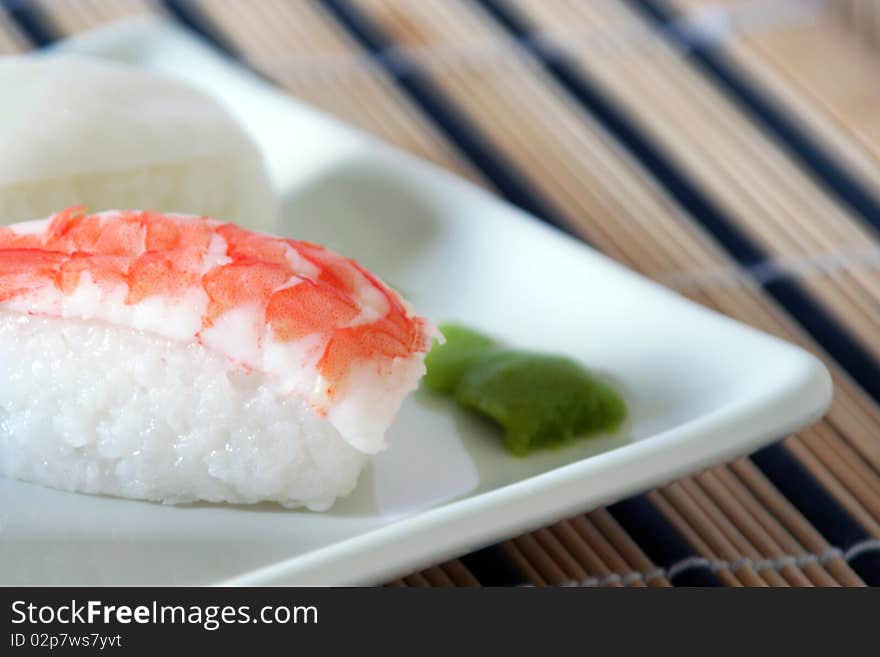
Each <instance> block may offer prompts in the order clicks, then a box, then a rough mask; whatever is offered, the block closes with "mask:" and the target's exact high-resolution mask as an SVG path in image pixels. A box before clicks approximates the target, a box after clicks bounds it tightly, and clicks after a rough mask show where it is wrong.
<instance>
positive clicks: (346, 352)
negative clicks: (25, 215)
mask: <svg viewBox="0 0 880 657" xmlns="http://www.w3.org/2000/svg"><path fill="white" fill-rule="evenodd" d="M0 311H7V312H11V313H21V314H25V315H30V316H42V317H48V318H63V319H75V320H86V321H99V322H104V323H109V324H111V325H113V326H116V327H122V328H127V329H133V330H139V331H145V332H148V333H151V334H156V335H158V336H162V337H164V338H168V339H171V340H175V341H183V342H191V343H195V344H199V345H202V346H203V347H204V348H206V349H208V350H211V351H213V352H215V353H218V354H222V355H223V356H224V357H226V358H228V359H230V360H231V361H232V362H234V363H236V364H237V365H238V366H239V367H241V368H244V369H247V370H250V371H254V372H257V373H262V374H264V375H267V376H268V377H269V379H270V380H271V381H273V384H274V385H275V386H276V388H277V390H278V391H279V393H281V394H284V395H295V396H298V397H300V398H301V399H303V400H305V401H306V402H307V403H308V405H309V406H310V407H311V409H312V410H313V411H314V412H315V413H316V414H317V415H318V416H320V417H322V418H325V419H326V420H327V421H329V422H330V423H331V424H332V425H333V427H335V429H336V430H337V431H338V432H339V434H340V435H341V436H342V437H343V438H344V439H345V440H346V441H348V442H349V443H350V444H351V445H352V446H354V447H356V448H357V449H358V450H361V451H362V452H365V453H375V452H377V451H379V450H380V449H382V448H383V447H384V432H385V430H386V428H387V427H388V426H389V425H390V423H391V421H392V419H393V417H394V415H395V414H396V413H397V410H398V409H399V406H400V404H401V402H402V400H403V398H404V397H405V396H406V395H407V394H408V393H409V392H410V391H411V390H412V389H414V388H415V387H416V385H417V383H418V380H419V379H420V377H421V376H422V375H423V374H424V365H423V360H424V355H425V353H426V352H427V351H428V350H429V349H430V347H431V341H432V338H433V337H434V336H435V335H436V331H435V329H434V328H433V327H432V326H431V324H430V323H429V322H428V321H426V320H425V319H423V318H421V317H418V316H416V315H415V314H414V313H413V311H412V309H411V308H410V306H409V305H408V304H407V303H406V302H405V301H403V300H402V299H401V298H400V296H398V294H397V293H396V292H395V291H393V290H392V289H390V288H389V287H387V286H386V285H385V284H383V283H382V282H381V281H380V280H379V279H378V278H376V277H375V276H374V275H372V274H371V273H370V272H368V271H367V270H366V269H364V268H363V267H361V266H360V265H358V264H357V263H356V262H354V261H353V260H350V259H348V258H344V257H342V256H340V255H337V254H336V253H333V252H332V251H329V250H327V249H325V248H323V247H321V246H318V245H316V244H312V243H309V242H303V241H296V240H293V239H285V238H280V237H273V236H269V235H264V234H259V233H254V232H250V231H248V230H245V229H243V228H240V227H238V226H236V225H234V224H230V223H222V222H219V221H216V220H213V219H208V218H204V217H195V216H186V215H173V214H159V213H155V212H144V211H111V212H103V213H100V214H87V213H86V212H85V211H84V210H82V209H81V208H69V209H66V210H64V211H62V212H59V213H58V214H56V215H55V216H53V217H51V218H49V219H46V220H40V221H32V222H26V223H22V224H17V225H12V226H8V227H0Z"/></svg>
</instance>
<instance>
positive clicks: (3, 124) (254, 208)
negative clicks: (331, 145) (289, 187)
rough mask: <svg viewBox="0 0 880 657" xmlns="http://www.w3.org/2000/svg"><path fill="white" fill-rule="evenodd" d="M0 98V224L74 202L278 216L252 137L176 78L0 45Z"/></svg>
mask: <svg viewBox="0 0 880 657" xmlns="http://www.w3.org/2000/svg"><path fill="white" fill-rule="evenodd" d="M0 98H2V99H3V102H2V103H0V145H2V149H3V157H2V158H0V224H10V223H13V222H16V221H23V220H26V219H31V218H33V217H45V216H46V215H48V214H50V213H51V212H53V211H55V210H57V209H58V208H63V207H66V206H68V205H78V204H82V205H86V206H88V207H90V208H92V209H94V210H108V209H110V208H118V207H146V208H152V209H154V210H167V211H175V212H186V213H189V214H204V215H208V216H211V217H216V218H218V219H222V220H225V221H238V222H241V221H245V222H247V223H246V227H248V228H252V229H256V230H271V229H272V227H273V226H275V223H276V221H277V218H278V210H279V200H278V197H277V194H276V193H275V190H274V187H273V184H272V181H271V180H270V178H269V172H268V169H267V166H266V163H265V162H264V160H263V156H262V154H261V153H260V151H259V149H258V148H257V145H256V144H255V143H254V141H253V140H252V139H251V137H250V136H249V135H248V134H247V133H246V132H245V130H244V129H243V128H242V127H241V126H239V125H238V123H237V122H236V120H235V118H234V117H233V116H232V115H231V114H230V113H229V112H228V111H227V110H226V109H225V108H224V107H223V106H221V104H220V103H218V102H217V101H215V100H214V99H212V98H210V97H209V96H207V95H205V94H203V93H201V92H200V91H198V90H196V89H193V88H191V87H190V86H188V85H186V84H185V83H183V82H181V81H178V80H176V79H174V78H171V77H168V76H165V75H161V74H159V73H155V72H152V71H146V70H144V69H142V68H138V67H136V66H128V65H125V64H121V63H118V62H110V61H107V60H102V59H98V58H93V57H85V56H82V55H71V54H62V53H58V52H53V53H52V54H48V53H46V54H41V55H39V56H36V55H12V56H3V57H0Z"/></svg>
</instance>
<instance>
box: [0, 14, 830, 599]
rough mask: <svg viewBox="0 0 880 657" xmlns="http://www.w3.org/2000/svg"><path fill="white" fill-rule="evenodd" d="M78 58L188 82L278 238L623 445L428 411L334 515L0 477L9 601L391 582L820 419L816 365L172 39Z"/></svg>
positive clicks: (403, 420)
mask: <svg viewBox="0 0 880 657" xmlns="http://www.w3.org/2000/svg"><path fill="white" fill-rule="evenodd" d="M61 48H63V49H65V50H68V51H77V52H83V53H90V54H94V55H98V56H102V57H107V58H110V59H116V60H123V61H127V62H130V63H134V64H136V65H140V66H144V67H147V68H150V69H155V70H159V71H164V72H167V73H170V74H172V75H177V76H182V77H184V78H185V79H187V80H188V81H190V82H192V83H194V84H195V85H197V86H199V87H202V88H203V89H205V90H206V91H208V92H209V93H211V94H212V95H214V96H216V97H217V98H218V99H220V100H221V101H222V102H223V103H224V104H226V105H227V106H228V107H229V108H230V109H231V111H232V112H233V113H234V114H235V115H236V116H237V117H238V118H239V119H240V120H241V122H242V123H243V124H244V125H245V126H246V127H247V128H248V130H250V131H251V132H252V133H253V136H254V137H255V138H256V140H257V141H258V143H259V144H260V145H261V147H262V148H263V150H264V152H265V154H266V157H267V159H268V161H269V164H270V168H271V171H272V175H273V177H274V179H275V182H276V183H277V185H278V187H279V189H281V190H282V192H283V194H284V198H285V200H286V211H285V217H284V225H283V226H281V227H279V229H278V232H280V233H287V234H290V235H291V236H295V237H298V238H305V239H309V240H314V241H318V242H323V243H326V244H327V245H328V246H330V247H331V248H334V249H337V250H339V251H341V252H343V253H345V254H347V255H351V256H353V257H356V258H358V259H359V260H361V261H362V262H363V263H364V264H366V265H367V266H369V267H371V268H374V269H375V270H376V271H377V272H378V273H379V274H380V275H381V276H383V277H384V278H385V279H386V280H388V281H389V282H391V283H392V284H394V285H396V286H399V287H400V288H401V290H402V291H403V292H404V294H405V295H406V296H408V297H409V298H410V299H411V300H412V301H413V302H414V303H415V305H416V307H417V308H419V309H420V310H421V311H422V312H424V313H426V314H427V315H429V316H430V317H432V318H435V319H437V320H446V319H457V320H461V321H464V322H467V323H469V324H472V325H474V326H477V327H480V328H483V329H485V330H487V331H490V332H491V333H493V334H496V335H498V336H500V337H502V338H505V339H507V340H509V341H510V342H511V343H513V344H516V345H522V346H527V347H530V348H536V349H545V350H552V351H558V352H563V353H565V354H569V355H571V356H573V357H575V358H578V359H580V360H582V361H583V362H584V363H587V364H589V365H590V366H591V367H594V368H596V369H597V370H600V371H604V372H607V373H611V374H612V375H613V377H614V378H615V379H616V380H617V381H618V382H619V383H620V385H621V386H622V388H623V389H624V390H625V392H626V397H627V399H628V401H629V404H630V407H631V419H630V421H629V422H628V424H627V426H626V427H625V430H624V431H623V432H622V434H621V435H620V436H616V437H612V438H600V439H596V440H585V441H582V442H579V443H577V444H576V445H575V446H572V447H570V448H568V449H566V450H564V451H558V452H548V453H543V454H537V455H534V456H531V457H529V458H525V459H518V458H514V457H511V456H509V455H508V454H507V453H506V452H505V451H504V449H503V448H502V447H501V446H500V442H499V440H498V439H497V437H496V436H495V435H494V434H493V432H492V431H490V430H488V429H487V428H486V426H485V425H483V424H482V423H481V422H479V421H477V420H475V419H474V418H473V417H470V416H468V415H466V414H463V413H460V412H458V411H457V410H456V409H455V408H454V407H453V405H452V404H451V403H449V402H447V401H446V400H443V399H435V398H432V397H430V396H427V395H424V394H416V395H415V396H413V397H412V398H411V399H410V400H408V402H407V403H406V404H405V406H404V408H403V410H402V412H401V415H400V417H399V419H398V421H397V422H396V423H395V425H394V427H393V428H392V430H391V432H390V436H389V437H390V443H391V445H392V448H391V449H390V450H389V451H387V452H386V453H383V454H381V455H380V456H379V457H378V458H376V459H375V461H374V463H373V464H372V466H371V467H370V468H369V469H368V470H367V471H366V472H365V473H364V475H363V477H362V480H361V482H360V484H359V486H358V488H357V490H356V491H355V492H354V493H353V494H352V495H351V496H350V497H349V498H347V499H345V500H343V501H342V502H340V503H339V504H337V505H336V506H335V507H334V508H333V509H332V510H331V511H329V512H327V513H323V514H318V513H310V512H307V511H289V510H284V509H281V508H279V507H276V506H271V505H266V506H257V507H232V506H224V505H195V506H191V507H171V506H162V505H160V504H150V503H143V502H136V501H129V500H121V499H112V498H102V497H93V496H87V495H77V494H70V493H63V492H59V491H55V490H50V489H46V488H41V487H39V486H33V485H29V484H25V483H21V482H16V481H9V480H4V479H0V583H2V584H208V583H235V584H246V583H247V584H361V583H374V582H381V581H383V580H386V579H388V578H390V577H392V576H395V575H399V574H403V573H406V572H409V571H412V570H413V569H416V568H418V567H420V566H425V565H427V564H429V563H432V562H436V561H438V560H441V559H444V558H446V557H451V556H454V555H457V554H461V553H464V552H466V551H468V550H471V549H473V548H476V547H479V546H482V545H485V544H488V543H491V542H493V541H495V540H497V539H500V538H503V537H506V536H510V535H514V534H516V533H517V532H521V531H524V530H528V529H531V528H534V527H537V526H540V525H542V524H544V523H547V522H549V521H552V520H555V519H558V518H561V517H564V516H566V515H567V514H572V513H575V512H578V511H583V510H585V509H589V508H593V507H596V506H598V505H601V504H604V503H608V502H611V501H613V500H616V499H620V498H621V497H624V496H626V495H628V494H631V493H635V492H637V491H641V490H645V489H647V488H650V487H652V486H654V485H656V484H659V483H661V482H663V481H667V480H670V479H673V478H675V477H677V476H680V475H683V474H685V473H687V472H691V471H694V470H697V469H699V468H702V467H704V466H707V465H709V464H712V463H716V462H719V461H724V460H726V459H730V458H733V457H735V456H738V455H741V454H745V453H747V452H749V451H751V450H754V449H755V448H757V447H758V446H760V445H762V444H764V443H767V442H768V441H771V440H774V439H777V438H780V437H782V436H784V435H786V434H787V433H789V432H790V431H792V430H794V429H797V428H798V427H800V426H802V425H804V424H806V423H808V422H810V421H812V420H815V419H817V418H818V417H819V416H820V414H821V413H822V412H823V411H824V410H825V408H826V406H827V405H828V403H829V401H830V397H831V384H830V380H829V377H828V374H827V372H826V371H825V369H824V367H823V366H822V365H821V364H820V363H819V362H818V361H817V360H816V359H815V358H813V357H812V356H810V355H809V354H807V353H805V352H804V351H802V350H800V349H798V348H795V347H793V346H791V345H789V344H786V343H784V342H781V341H779V340H777V339H775V338H772V337H769V336H767V335H764V334H762V333H759V332H757V331H755V330H753V329H751V328H748V327H746V326H743V325H741V324H738V323H735V322H733V321H730V320H728V319H725V318H723V317H721V316H719V315H717V314H715V313H712V312H709V311H707V310H705V309H703V308H700V307H698V306H696V305H694V304H692V303H690V302H688V301H686V300H684V299H682V298H680V297H679V296H677V295H675V294H673V293H671V292H669V291H666V290H664V289H663V288H661V287H658V286H657V285H654V284H653V283H651V282H648V281H646V280H644V279H642V278H640V277H639V276H637V275H635V274H633V273H631V272H630V271H627V270H626V269H624V268H623V267H621V266H619V265H617V264H615V263H614V262H612V261H610V260H608V259H607V258H605V257H603V256H601V255H599V254H597V253H595V252H594V251H592V250H590V249H589V248H586V247H585V246H583V245H582V244H580V243H578V242H576V241H575V240H573V239H570V238H568V237H566V236H564V235H562V234H560V233H559V232H557V231H555V230H553V229H551V228H549V227H547V226H545V225H543V224H541V223H540V222H538V221H536V220H534V219H532V218H530V217H528V216H526V215H524V214H523V213H522V212H520V211H518V210H516V209H515V208H513V207H511V206H509V205H507V204H505V203H503V202H501V201H499V200H497V199H496V198H494V197H492V196H491V195H489V194H487V193H485V192H483V191H481V190H479V189H476V188H474V187H473V186H471V185H469V184H467V183H465V182H462V181H460V180H458V179H456V178H454V177H452V176H450V175H448V174H446V173H444V172H442V171H439V170H437V169H435V168H433V167H431V166H429V165H427V164H424V163H422V162H419V161H417V160H415V159H413V158H412V157H409V156H407V155H405V154H402V153H400V152H397V151H395V150H393V149H390V148H388V147H387V146H384V145H382V144H379V143H377V142H376V141H374V140H372V139H371V138H369V137H367V136H365V135H362V134H359V133H357V132H355V131H353V130H352V129H350V128H348V127H345V126H343V125H341V124H339V123H337V122H336V121H334V120H332V119H330V118H328V117H326V116H323V115H321V114H319V113H317V112H315V111H314V110H311V109H309V108H307V107H304V106H303V105H301V104H299V103H297V102H296V101H294V100H292V99H291V98H289V97H288V96H286V95H284V94H282V93H280V92H278V91H276V90H274V89H272V88H271V87H270V86H269V85H267V84H266V83H264V82H262V81H261V80H259V79H257V78H256V77H255V76H252V75H250V74H249V73H247V72H245V71H243V70H241V69H240V68H238V67H237V66H236V65H234V64H232V63H231V62H229V61H227V60H226V59H224V58H222V57H220V56H219V55H217V54H215V53H214V52H213V51H212V50H210V49H209V48H207V47H206V46H204V45H202V44H201V43H199V42H198V41H197V40H195V39H194V38H192V37H191V36H189V35H187V34H185V33H184V32H182V31H180V30H179V29H178V28H176V27H173V26H171V25H168V24H165V23H162V22H158V21H153V20H150V21H135V22H131V23H126V24H119V25H116V26H113V27H110V28H105V29H103V30H101V31H98V32H93V33H90V34H87V35H83V36H80V37H78V38H75V39H73V40H70V41H68V42H65V43H64V44H62V45H61Z"/></svg>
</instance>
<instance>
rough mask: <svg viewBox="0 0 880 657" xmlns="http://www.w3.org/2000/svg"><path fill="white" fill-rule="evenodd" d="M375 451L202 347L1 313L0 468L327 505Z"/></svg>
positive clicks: (42, 476)
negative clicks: (348, 439) (368, 450)
mask: <svg viewBox="0 0 880 657" xmlns="http://www.w3.org/2000/svg"><path fill="white" fill-rule="evenodd" d="M367 459H368V457H367V455H366V454H364V453H363V452H361V451H359V450H358V449H356V448H354V447H352V446H351V445H350V444H349V443H348V442H346V441H345V440H344V439H343V438H342V437H341V436H340V435H339V433H338V432H337V431H336V429H334V428H333V427H332V426H331V425H330V423H329V422H327V421H326V420H324V419H322V418H320V417H318V416H317V415H316V414H315V413H314V411H312V409H311V408H310V407H309V406H308V405H307V404H306V403H305V402H304V401H302V400H301V399H300V398H298V397H296V396H285V395H280V394H279V393H277V392H276V391H275V390H274V386H272V385H270V384H269V382H268V381H267V379H266V376H265V375H263V374H260V373H257V372H248V371H246V370H244V369H243V368H241V367H240V366H237V365H235V364H233V363H232V362H231V361H230V360H229V359H227V358H225V357H223V356H221V355H218V354H216V353H214V352H212V351H209V350H207V349H205V348H204V347H202V346H201V345H199V344H197V343H184V342H177V341H172V340H168V339H165V338H162V337H159V336H156V335H153V334H150V333H147V332H143V331H137V330H131V329H126V328H118V327H114V326H111V325H109V324H106V323H102V322H97V321H81V320H71V319H52V318H44V317H35V316H29V315H24V314H18V313H10V312H6V311H0V475H4V476H8V477H13V478H17V479H22V480H26V481H30V482H34V483H38V484H43V485H46V486H52V487H55V488H60V489H64V490H70V491H79V492H85V493H96V494H106V495H115V496H120V497H128V498H136V499H147V500H156V501H161V502H166V503H181V502H192V501H195V500H207V501H212V502H230V503H238V504H251V503H255V502H260V501H264V500H265V501H276V502H279V503H281V504H283V505H285V506H289V507H295V506H307V507H309V508H310V509H313V510H324V509H327V508H329V507H330V506H331V505H332V504H333V502H334V500H335V499H336V498H337V497H341V496H344V495H347V494H348V493H349V492H351V491H352V490H353V488H354V487H355V484H356V483H357V479H358V475H359V474H360V471H361V470H362V468H363V467H364V465H365V464H366V462H367Z"/></svg>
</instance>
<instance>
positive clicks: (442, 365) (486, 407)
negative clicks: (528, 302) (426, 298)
mask: <svg viewBox="0 0 880 657" xmlns="http://www.w3.org/2000/svg"><path fill="white" fill-rule="evenodd" d="M440 330H441V331H442V332H443V335H444V336H445V337H446V344H443V345H436V346H435V347H434V349H433V350H432V351H431V353H430V354H428V357H427V359H426V360H425V364H426V365H427V368H428V373H427V375H426V376H425V379H424V382H425V386H426V387H427V388H428V389H429V390H432V391H434V392H438V393H443V394H447V395H451V396H452V397H454V399H455V400H456V401H457V402H458V403H459V404H460V405H461V406H463V407H465V408H468V409H471V410H474V411H477V412H478V413H481V414H483V415H485V416H487V417H488V418H490V419H491V420H494V421H495V422H496V423H497V424H499V425H500V426H501V428H502V429H503V430H504V446H505V447H506V448H507V449H508V450H509V451H510V452H511V453H512V454H514V455H516V456H525V455H527V454H529V453H530V452H532V451H534V450H536V449H545V448H559V447H561V446H563V445H565V444H567V443H570V442H572V441H573V440H575V439H576V438H578V437H582V436H588V435H591V434H597V433H603V432H610V431H614V430H615V429H617V428H618V427H620V425H621V424H622V423H623V420H624V418H625V417H626V404H625V403H624V401H623V399H622V398H621V397H620V395H619V394H618V393H617V392H615V391H614V390H613V389H612V388H611V387H610V386H608V385H607V384H606V383H603V382H602V381H600V380H598V379H597V378H596V377H595V376H593V375H592V374H591V373H590V372H589V371H588V370H587V369H586V368H585V367H583V366H582V365H580V364H578V363H576V362H575V361H573V360H571V359H569V358H565V357H564V356H555V355H549V354H541V353H532V352H528V351H520V350H515V349H509V348H507V347H504V346H503V345H500V344H498V343H497V342H496V341H495V340H493V339H492V338H490V337H488V336H486V335H483V334H482V333H479V332H477V331H474V330H472V329H469V328H466V327H464V326H459V325H457V324H447V325H445V326H441V327H440Z"/></svg>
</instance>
